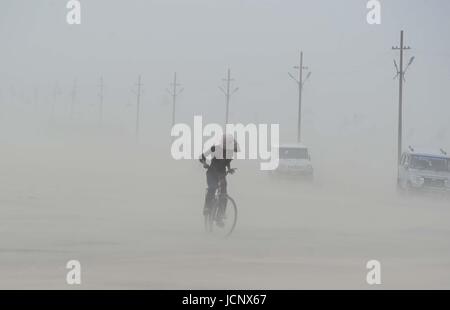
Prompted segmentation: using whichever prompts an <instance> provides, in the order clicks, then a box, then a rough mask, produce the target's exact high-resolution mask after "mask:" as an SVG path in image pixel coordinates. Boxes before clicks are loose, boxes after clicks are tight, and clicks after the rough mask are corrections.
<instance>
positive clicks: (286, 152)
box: [272, 143, 314, 180]
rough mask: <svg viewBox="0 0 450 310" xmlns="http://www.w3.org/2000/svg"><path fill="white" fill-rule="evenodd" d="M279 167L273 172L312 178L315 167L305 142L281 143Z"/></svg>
mask: <svg viewBox="0 0 450 310" xmlns="http://www.w3.org/2000/svg"><path fill="white" fill-rule="evenodd" d="M278 151H279V164H278V168H277V169H275V170H274V171H272V174H278V175H295V176H302V177H305V178H307V179H310V180H312V179H313V177H314V169H313V166H312V163H311V157H310V154H309V150H308V147H306V146H305V145H303V144H300V143H296V144H285V145H280V146H279V148H278Z"/></svg>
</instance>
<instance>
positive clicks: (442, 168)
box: [398, 146, 450, 191]
mask: <svg viewBox="0 0 450 310" xmlns="http://www.w3.org/2000/svg"><path fill="white" fill-rule="evenodd" d="M398 187H399V189H400V190H406V191H410V190H431V191H450V156H448V155H447V152H445V151H444V150H442V149H441V150H439V151H425V150H419V149H414V148H412V147H411V146H410V147H409V148H408V151H406V152H404V153H403V155H402V158H401V162H400V166H399V168H398Z"/></svg>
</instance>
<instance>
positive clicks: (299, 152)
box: [280, 147, 309, 159]
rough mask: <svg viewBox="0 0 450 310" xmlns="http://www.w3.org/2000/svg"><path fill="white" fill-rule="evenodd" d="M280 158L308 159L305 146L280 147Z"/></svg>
mask: <svg viewBox="0 0 450 310" xmlns="http://www.w3.org/2000/svg"><path fill="white" fill-rule="evenodd" d="M280 159H309V154H308V149H306V148H288V147H283V148H280Z"/></svg>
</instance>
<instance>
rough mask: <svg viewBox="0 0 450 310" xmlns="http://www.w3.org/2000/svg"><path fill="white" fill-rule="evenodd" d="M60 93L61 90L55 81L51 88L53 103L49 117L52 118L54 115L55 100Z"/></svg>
mask: <svg viewBox="0 0 450 310" xmlns="http://www.w3.org/2000/svg"><path fill="white" fill-rule="evenodd" d="M60 94H61V90H60V88H59V85H58V83H57V82H56V83H55V86H54V88H53V103H52V111H51V112H52V113H51V118H52V119H54V117H55V106H56V101H57V100H58V96H59V95H60Z"/></svg>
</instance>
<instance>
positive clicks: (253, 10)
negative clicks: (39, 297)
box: [0, 0, 450, 289]
mask: <svg viewBox="0 0 450 310" xmlns="http://www.w3.org/2000/svg"><path fill="white" fill-rule="evenodd" d="M366 3H367V1H363V0H349V1H331V0H330V1H300V0H299V1H287V0H286V1H275V0H273V1H268V0H263V1H260V0H247V1H237V0H228V1H210V0H203V1H198V0H192V1H182V0H180V1H172V0H170V1H169V0H164V1H163V0H159V1H156V0H153V1H143V0H142V1H140V0H131V1H114V0H108V1H106V0H97V1H82V23H81V25H75V26H69V25H68V24H67V23H66V12H67V9H66V8H65V5H66V1H63V0H59V1H56V0H54V1H51V0H36V1H25V0H14V1H13V0H2V1H1V3H0V42H1V48H0V68H1V69H0V146H1V154H2V159H3V160H2V162H1V165H0V171H1V173H0V185H1V186H0V206H1V208H0V214H1V220H0V232H1V237H0V240H1V242H0V275H1V276H0V288H7V289H10V288H25V289H29V288H39V289H50V288H70V286H68V285H67V284H66V281H65V277H66V273H67V269H66V268H65V264H66V262H67V261H69V260H71V259H77V260H79V261H80V262H81V265H82V285H81V287H82V288H89V289H90V288H93V289H98V288H119V289H130V288H143V289H195V288H197V289H204V288H220V289H260V288H261V289H280V288H286V289H300V288H371V286H369V285H368V284H367V283H366V273H367V269H366V262H367V261H368V260H371V259H377V260H379V261H380V262H381V264H382V280H383V284H382V286H381V288H427V289H428V288H447V289H448V288H450V263H449V262H450V248H449V247H448V244H449V243H448V241H449V238H450V222H449V216H450V209H449V200H448V198H445V197H435V196H428V195H425V196H419V197H404V196H399V195H398V194H397V192H396V188H395V185H396V173H397V170H396V160H397V159H396V156H397V155H396V152H397V145H396V143H397V140H396V138H397V111H398V110H397V109H398V107H397V98H398V97H397V96H398V94H397V92H398V90H397V87H398V82H397V81H394V80H393V77H394V75H395V68H394V64H393V59H394V58H395V59H397V58H398V52H394V51H392V50H391V47H392V46H395V45H399V33H400V30H404V31H405V41H406V42H405V44H406V45H409V46H411V47H412V49H411V50H409V51H407V52H406V53H405V57H406V60H408V59H409V58H410V57H411V56H414V57H415V62H414V63H413V65H412V66H411V67H410V68H409V69H408V72H407V74H406V83H405V90H404V143H405V145H404V146H407V145H409V144H411V145H417V146H426V147H430V148H441V147H442V148H444V149H447V150H448V151H450V122H449V115H450V105H449V102H450V93H449V90H448V85H449V82H450V75H449V72H450V57H449V56H450V40H449V39H448V37H449V36H448V30H449V29H450V19H449V18H448V14H450V2H447V1H439V0H434V1H427V2H425V1H419V0H414V1H406V0H402V1H400V0H399V1H383V2H382V23H381V25H368V24H367V22H366V13H367V9H366ZM300 50H303V51H304V57H305V58H304V61H305V65H306V66H308V67H309V69H310V70H311V71H312V76H311V78H310V79H309V80H308V81H307V82H306V84H305V87H304V93H303V127H302V131H303V139H302V140H303V142H304V143H305V144H307V145H308V146H309V147H310V149H311V155H312V160H313V164H314V167H315V172H316V176H315V180H314V183H312V184H309V183H305V182H298V181H294V180H292V179H288V180H286V179H280V180H275V181H274V180H270V179H269V178H268V177H267V175H266V174H265V173H263V172H261V171H259V170H258V165H257V164H258V162H255V161H242V160H241V161H235V162H233V166H235V167H238V172H237V174H236V175H234V176H231V177H229V193H230V195H232V196H233V197H234V198H235V199H236V201H237V203H238V208H239V219H238V224H237V228H236V231H235V232H234V233H233V235H232V236H231V237H230V238H228V239H226V240H222V239H217V238H214V237H211V236H207V235H205V233H204V231H203V226H202V216H201V210H202V207H203V199H204V192H205V187H206V183H205V176H204V171H203V169H202V168H201V166H200V164H199V163H198V162H196V161H189V160H184V161H174V160H173V159H172V157H171V154H170V143H171V139H170V125H171V123H170V122H171V98H170V95H169V94H167V93H166V90H165V89H166V88H167V87H169V84H170V83H171V81H172V78H173V72H174V71H176V72H177V73H178V79H179V82H180V83H181V84H182V86H183V87H184V91H183V93H182V94H180V96H179V97H178V110H177V116H176V120H177V122H185V123H188V124H190V123H192V120H193V116H194V115H202V116H203V118H204V122H220V123H221V122H223V119H224V113H225V99H224V96H223V94H222V93H221V92H220V90H219V89H218V86H219V85H222V83H223V82H222V78H225V76H226V70H227V69H228V68H231V72H232V76H233V78H234V79H235V81H234V82H233V83H234V85H235V86H238V87H239V91H238V92H237V93H236V94H235V95H234V96H233V97H232V100H231V105H230V121H231V122H241V123H244V124H247V123H250V122H253V123H278V124H280V131H281V133H280V134H281V136H280V139H281V141H282V142H292V141H294V140H295V134H296V124H297V119H296V113H297V89H296V85H295V84H294V83H293V81H292V80H291V79H290V78H289V76H288V74H287V73H288V72H292V73H294V72H295V71H294V69H292V67H293V66H295V65H297V64H298V61H299V60H298V59H299V52H300ZM138 75H141V76H142V83H143V93H142V99H141V114H140V132H139V138H138V141H136V138H135V117H136V94H135V91H136V90H137V88H136V83H137V79H138ZM101 76H102V77H103V79H104V83H105V89H104V109H103V121H102V122H100V121H99V98H98V94H99V87H98V85H99V79H100V77H101ZM74 80H76V85H77V88H76V89H77V91H76V97H75V100H74V101H73V106H72V92H73V84H74ZM71 106H72V107H73V113H71Z"/></svg>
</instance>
